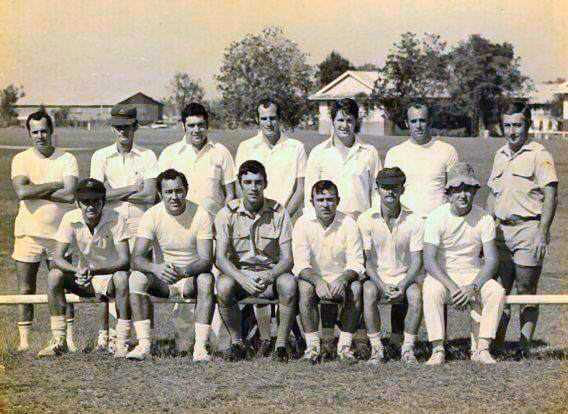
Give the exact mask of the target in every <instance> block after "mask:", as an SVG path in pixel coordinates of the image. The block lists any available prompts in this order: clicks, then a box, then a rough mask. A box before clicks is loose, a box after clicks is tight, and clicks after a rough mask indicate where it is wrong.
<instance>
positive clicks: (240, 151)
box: [235, 142, 247, 171]
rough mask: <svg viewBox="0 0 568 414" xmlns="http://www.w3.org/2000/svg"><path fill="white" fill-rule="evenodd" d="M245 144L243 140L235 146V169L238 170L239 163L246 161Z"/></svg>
mask: <svg viewBox="0 0 568 414" xmlns="http://www.w3.org/2000/svg"><path fill="white" fill-rule="evenodd" d="M245 145H246V144H245V143H244V142H241V144H240V145H239V146H238V148H237V155H235V171H238V170H239V167H240V166H241V164H242V163H243V162H245V161H246V159H245V157H246V152H247V151H246V149H245Z"/></svg>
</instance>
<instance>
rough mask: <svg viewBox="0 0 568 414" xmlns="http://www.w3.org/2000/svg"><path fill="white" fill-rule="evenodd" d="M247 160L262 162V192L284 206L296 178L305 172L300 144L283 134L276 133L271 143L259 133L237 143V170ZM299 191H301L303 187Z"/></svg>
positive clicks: (289, 196)
mask: <svg viewBox="0 0 568 414" xmlns="http://www.w3.org/2000/svg"><path fill="white" fill-rule="evenodd" d="M247 160H256V161H259V162H260V163H262V165H264V168H265V169H266V175H267V176H268V185H267V187H266V189H265V190H264V195H265V196H266V197H267V198H270V199H272V200H276V201H278V202H279V203H280V204H282V205H283V206H286V204H287V203H288V201H289V200H290V198H291V197H292V194H294V185H295V184H296V180H297V179H298V178H303V177H305V175H306V162H307V161H306V151H305V150H304V144H302V143H301V142H300V141H298V140H296V139H292V138H288V137H287V136H286V135H284V134H281V135H280V139H279V140H278V142H277V143H276V145H274V146H272V145H271V144H270V142H268V140H267V139H266V138H265V137H264V135H262V132H259V133H258V134H257V135H256V136H254V137H252V138H249V139H247V140H245V141H243V142H241V143H240V144H239V148H238V149H237V156H236V157H235V165H236V166H237V171H238V169H239V167H240V166H241V164H242V163H243V162H245V161H247ZM300 190H301V191H303V188H302V189H300Z"/></svg>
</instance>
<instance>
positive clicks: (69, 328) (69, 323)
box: [65, 318, 75, 342]
mask: <svg viewBox="0 0 568 414" xmlns="http://www.w3.org/2000/svg"><path fill="white" fill-rule="evenodd" d="M65 324H66V328H67V341H71V342H73V341H74V339H75V337H74V336H73V335H74V334H75V329H74V328H75V319H72V318H70V319H67V320H66V321H65Z"/></svg>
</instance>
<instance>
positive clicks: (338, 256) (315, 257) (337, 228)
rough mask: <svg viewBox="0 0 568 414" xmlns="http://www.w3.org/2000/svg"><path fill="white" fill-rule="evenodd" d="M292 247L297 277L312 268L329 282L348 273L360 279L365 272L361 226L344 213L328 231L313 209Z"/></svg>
mask: <svg viewBox="0 0 568 414" xmlns="http://www.w3.org/2000/svg"><path fill="white" fill-rule="evenodd" d="M292 248H293V253H294V269H293V271H294V274H295V275H296V276H298V275H299V274H300V272H302V270H304V269H307V268H311V269H313V270H314V271H315V272H316V273H317V274H318V275H320V276H321V277H322V278H323V279H325V280H326V281H327V282H332V281H334V280H335V279H337V278H338V277H339V276H341V275H342V274H343V272H345V271H346V270H353V271H355V272H357V274H359V275H360V276H361V275H362V274H363V272H364V271H365V267H364V262H363V243H362V241H361V234H360V233H359V229H358V228H357V223H356V222H355V220H353V219H352V218H351V217H349V216H347V215H345V214H343V213H342V212H340V211H337V212H336V214H335V217H334V218H333V222H332V223H331V224H330V225H329V226H328V227H327V228H324V227H323V226H322V225H321V224H320V223H319V221H318V219H317V218H316V216H315V213H314V211H313V209H312V210H311V211H310V212H307V213H305V214H304V215H303V216H302V217H300V218H299V219H298V221H297V222H296V225H295V226H294V231H293V233H292Z"/></svg>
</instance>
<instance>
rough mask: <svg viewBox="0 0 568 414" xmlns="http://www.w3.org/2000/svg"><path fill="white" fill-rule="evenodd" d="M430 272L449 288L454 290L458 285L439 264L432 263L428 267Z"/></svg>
mask: <svg viewBox="0 0 568 414" xmlns="http://www.w3.org/2000/svg"><path fill="white" fill-rule="evenodd" d="M427 271H428V274H429V275H430V276H432V277H433V278H434V279H436V280H437V281H438V282H440V283H441V284H442V285H444V287H445V288H446V289H448V290H450V291H451V290H453V289H456V288H457V287H458V285H457V283H456V282H454V281H453V280H452V279H451V278H450V277H449V276H448V275H447V274H446V272H445V271H443V270H442V269H440V267H439V266H437V265H430V266H429V267H428V269H427Z"/></svg>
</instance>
